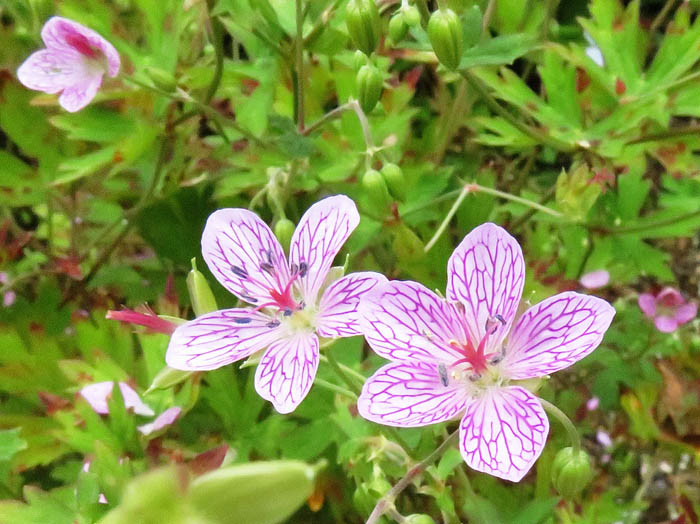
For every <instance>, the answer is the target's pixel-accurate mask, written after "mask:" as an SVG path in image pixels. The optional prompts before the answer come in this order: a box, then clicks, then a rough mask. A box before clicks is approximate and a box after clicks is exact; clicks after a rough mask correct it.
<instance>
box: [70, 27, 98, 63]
mask: <svg viewBox="0 0 700 524" xmlns="http://www.w3.org/2000/svg"><path fill="white" fill-rule="evenodd" d="M66 43H67V44H68V45H69V46H71V47H72V48H73V49H75V50H76V51H77V52H78V53H80V54H81V55H84V56H87V57H88V58H91V59H97V58H99V56H100V54H101V52H100V50H99V49H98V48H96V47H93V46H92V45H91V44H90V41H89V40H88V39H87V38H86V37H85V36H83V35H81V34H80V33H70V34H68V35H66Z"/></svg>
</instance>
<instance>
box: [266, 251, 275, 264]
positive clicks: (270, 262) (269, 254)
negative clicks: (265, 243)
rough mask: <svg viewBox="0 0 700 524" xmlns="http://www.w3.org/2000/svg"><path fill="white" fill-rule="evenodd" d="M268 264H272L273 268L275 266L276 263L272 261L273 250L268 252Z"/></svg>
mask: <svg viewBox="0 0 700 524" xmlns="http://www.w3.org/2000/svg"><path fill="white" fill-rule="evenodd" d="M267 263H268V264H270V265H271V266H272V265H274V261H273V260H272V250H271V249H268V250H267Z"/></svg>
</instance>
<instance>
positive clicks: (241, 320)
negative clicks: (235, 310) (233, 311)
mask: <svg viewBox="0 0 700 524" xmlns="http://www.w3.org/2000/svg"><path fill="white" fill-rule="evenodd" d="M251 320H252V319H250V318H248V317H239V318H234V319H233V321H234V322H235V323H236V324H249V323H250V321H251Z"/></svg>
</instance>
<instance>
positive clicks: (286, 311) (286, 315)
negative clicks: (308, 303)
mask: <svg viewBox="0 0 700 524" xmlns="http://www.w3.org/2000/svg"><path fill="white" fill-rule="evenodd" d="M291 315H292V310H291V309H289V308H285V310H284V316H285V317H289V316H291Z"/></svg>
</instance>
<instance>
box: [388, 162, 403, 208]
mask: <svg viewBox="0 0 700 524" xmlns="http://www.w3.org/2000/svg"><path fill="white" fill-rule="evenodd" d="M382 176H383V177H384V180H385V181H386V185H387V186H388V187H389V191H391V194H392V195H394V197H396V198H397V199H398V200H403V199H404V198H406V180H405V179H404V177H403V171H402V170H401V168H400V167H399V166H397V165H396V164H392V163H388V164H384V166H383V167H382Z"/></svg>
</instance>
